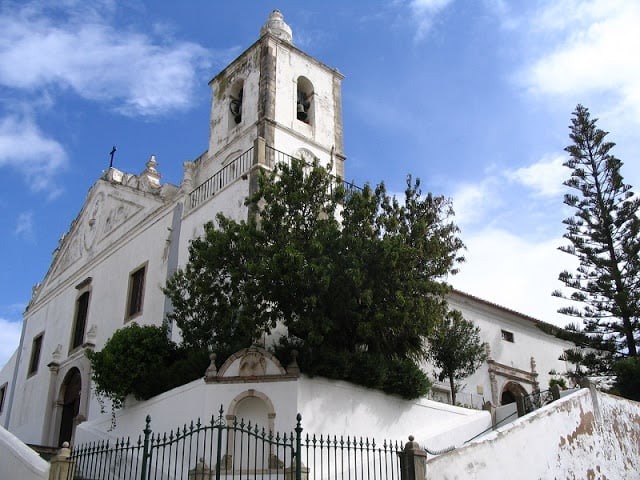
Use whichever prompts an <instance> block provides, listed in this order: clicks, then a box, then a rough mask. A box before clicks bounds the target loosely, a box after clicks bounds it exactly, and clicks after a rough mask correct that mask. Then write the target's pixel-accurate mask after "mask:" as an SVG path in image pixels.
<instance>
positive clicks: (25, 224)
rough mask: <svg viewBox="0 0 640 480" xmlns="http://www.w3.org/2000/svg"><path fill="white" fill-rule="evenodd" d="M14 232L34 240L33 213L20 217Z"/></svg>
mask: <svg viewBox="0 0 640 480" xmlns="http://www.w3.org/2000/svg"><path fill="white" fill-rule="evenodd" d="M13 232H14V233H15V234H16V235H17V236H19V237H22V238H25V239H31V238H33V212H31V211H29V212H22V213H21V214H20V215H18V220H17V222H16V228H15V230H14V231H13Z"/></svg>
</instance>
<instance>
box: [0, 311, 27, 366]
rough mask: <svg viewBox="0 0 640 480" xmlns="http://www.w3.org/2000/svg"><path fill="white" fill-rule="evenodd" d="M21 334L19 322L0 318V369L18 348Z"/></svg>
mask: <svg viewBox="0 0 640 480" xmlns="http://www.w3.org/2000/svg"><path fill="white" fill-rule="evenodd" d="M21 332H22V324H21V323H20V322H18V321H13V320H7V319H6V318H2V317H0V368H2V367H3V366H4V365H5V364H6V363H7V361H8V360H9V358H10V357H11V355H13V353H14V352H15V351H16V349H17V348H18V344H19V343H20V334H21Z"/></svg>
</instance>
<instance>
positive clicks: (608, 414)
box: [427, 389, 640, 480]
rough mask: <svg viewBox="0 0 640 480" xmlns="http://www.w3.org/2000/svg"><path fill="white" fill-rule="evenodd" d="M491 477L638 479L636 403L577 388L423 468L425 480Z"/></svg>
mask: <svg viewBox="0 0 640 480" xmlns="http://www.w3.org/2000/svg"><path fill="white" fill-rule="evenodd" d="M496 478H518V479H523V480H527V479H540V478H545V479H546V478H593V479H595V478H601V479H604V478H609V479H614V478H615V479H625V480H632V479H638V478H640V403H638V402H632V401H629V400H624V399H621V398H618V397H614V396H611V395H607V394H604V393H600V392H596V391H595V390H592V391H590V390H589V389H582V390H580V391H578V392H577V393H575V394H573V395H569V396H567V397H565V398H562V399H560V400H558V401H556V402H554V403H552V404H550V405H547V406H545V407H543V408H541V409H540V410H537V411H536V412H534V413H532V414H530V415H527V416H525V417H522V418H520V419H518V420H516V421H515V422H514V423H512V424H510V425H507V426H505V427H502V428H500V429H498V430H496V431H495V432H492V433H490V434H488V435H486V436H485V437H482V438H480V439H478V440H476V441H474V442H472V443H470V444H469V445H468V446H466V447H464V448H461V449H458V450H455V451H453V452H450V453H447V454H445V455H442V456H440V457H437V458H434V459H431V460H430V461H429V462H428V464H427V479H450V480H453V479H468V480H484V479H487V480H489V479H491V480H493V479H496Z"/></svg>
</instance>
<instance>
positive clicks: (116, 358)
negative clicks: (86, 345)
mask: <svg viewBox="0 0 640 480" xmlns="http://www.w3.org/2000/svg"><path fill="white" fill-rule="evenodd" d="M175 352H176V345H175V344H174V343H173V342H171V341H170V340H169V339H168V337H167V331H166V329H165V328H163V327H156V326H148V325H147V326H140V325H138V324H137V323H135V322H134V323H132V324H131V325H129V326H127V327H124V328H121V329H120V330H117V331H116V332H115V333H114V334H113V335H112V336H111V338H109V340H107V342H106V343H105V345H104V347H103V348H102V350H100V351H99V352H94V351H91V350H87V356H88V357H89V360H90V361H91V375H92V379H93V381H94V383H95V385H96V392H97V393H98V395H100V396H102V397H107V398H109V399H110V400H111V403H112V405H113V407H114V408H120V407H122V404H123V402H124V400H125V398H126V397H127V396H128V395H134V396H135V397H136V398H137V399H147V398H150V397H151V396H153V395H155V394H157V393H159V392H160V391H162V384H163V382H164V378H163V376H162V375H163V372H164V371H165V369H166V367H167V366H168V365H169V364H170V363H171V362H172V361H173V359H174V358H175Z"/></svg>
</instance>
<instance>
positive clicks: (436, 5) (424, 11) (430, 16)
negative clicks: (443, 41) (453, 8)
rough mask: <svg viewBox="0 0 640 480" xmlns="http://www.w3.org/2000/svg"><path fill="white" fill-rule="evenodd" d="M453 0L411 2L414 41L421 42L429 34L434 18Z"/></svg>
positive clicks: (412, 0) (414, 0)
mask: <svg viewBox="0 0 640 480" xmlns="http://www.w3.org/2000/svg"><path fill="white" fill-rule="evenodd" d="M452 1H453V0H411V1H410V2H409V7H410V9H411V13H412V20H413V21H414V22H415V23H416V37H415V38H416V40H421V39H422V38H424V36H425V35H426V34H427V33H429V30H431V27H432V26H433V22H434V20H435V18H436V17H437V16H438V14H439V13H440V12H442V11H443V10H444V9H445V8H446V7H447V6H448V5H449V4H450V3H451V2H452Z"/></svg>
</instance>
